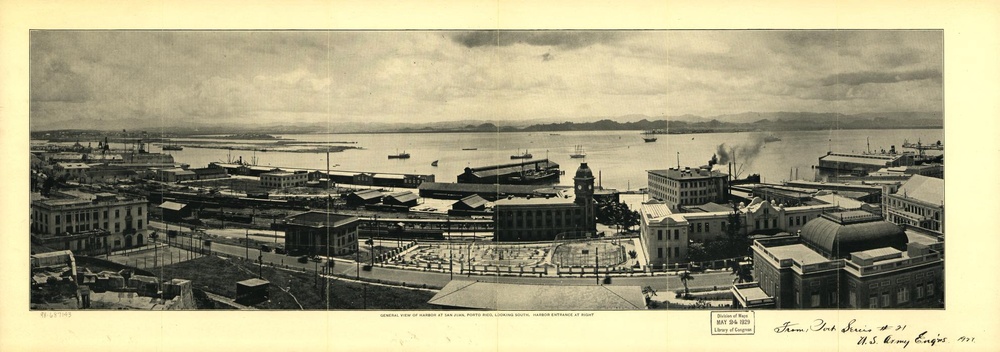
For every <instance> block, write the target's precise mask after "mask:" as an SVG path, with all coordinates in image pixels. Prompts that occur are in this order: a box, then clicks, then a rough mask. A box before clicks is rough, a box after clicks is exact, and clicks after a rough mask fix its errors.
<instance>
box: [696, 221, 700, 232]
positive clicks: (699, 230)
mask: <svg viewBox="0 0 1000 352" xmlns="http://www.w3.org/2000/svg"><path fill="white" fill-rule="evenodd" d="M697 228H698V231H697V232H701V223H700V222H699V223H698V227H697Z"/></svg>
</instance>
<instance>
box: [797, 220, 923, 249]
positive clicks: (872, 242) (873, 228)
mask: <svg viewBox="0 0 1000 352" xmlns="http://www.w3.org/2000/svg"><path fill="white" fill-rule="evenodd" d="M802 241H803V242H804V243H805V244H807V245H809V246H810V247H812V248H815V249H816V250H817V251H820V252H821V253H822V254H823V255H825V256H829V257H839V258H844V257H847V256H849V255H850V254H851V253H854V252H860V251H865V250H869V249H874V248H881V247H893V248H896V249H899V250H905V249H906V243H907V237H906V234H904V233H903V230H902V229H901V228H900V227H899V226H897V225H896V224H893V223H891V222H888V221H885V220H882V217H880V216H878V215H874V214H871V213H868V212H866V211H863V210H852V211H845V212H841V213H827V214H823V215H821V216H820V217H819V218H816V219H813V220H811V221H809V222H808V223H806V225H805V226H803V227H802Z"/></svg>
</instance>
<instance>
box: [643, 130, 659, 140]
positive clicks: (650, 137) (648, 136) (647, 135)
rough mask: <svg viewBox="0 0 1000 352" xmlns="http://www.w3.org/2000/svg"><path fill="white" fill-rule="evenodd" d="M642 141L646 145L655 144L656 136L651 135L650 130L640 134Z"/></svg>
mask: <svg viewBox="0 0 1000 352" xmlns="http://www.w3.org/2000/svg"><path fill="white" fill-rule="evenodd" d="M642 140H644V141H646V143H652V142H656V136H655V135H654V134H653V131H652V130H649V131H644V132H642Z"/></svg>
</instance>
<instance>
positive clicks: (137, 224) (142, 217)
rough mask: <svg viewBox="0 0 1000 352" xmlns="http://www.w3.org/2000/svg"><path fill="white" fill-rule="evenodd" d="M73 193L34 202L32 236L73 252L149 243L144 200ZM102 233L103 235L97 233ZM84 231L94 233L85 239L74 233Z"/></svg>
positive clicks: (109, 194)
mask: <svg viewBox="0 0 1000 352" xmlns="http://www.w3.org/2000/svg"><path fill="white" fill-rule="evenodd" d="M74 195H75V197H66V198H46V199H39V200H36V201H34V202H32V203H31V233H32V235H34V236H36V237H38V238H40V239H44V240H45V242H46V243H53V242H54V243H58V244H59V246H60V247H64V248H56V249H69V250H74V251H86V250H96V249H107V248H110V249H119V248H129V247H134V246H141V245H143V244H146V243H147V242H148V238H147V237H148V232H149V231H148V230H147V227H148V226H149V222H148V220H147V216H148V212H147V203H146V200H145V199H137V198H127V197H123V196H119V195H115V194H112V193H96V194H88V193H82V192H77V193H76V194H74ZM100 230H104V231H100ZM105 231H106V232H105ZM100 232H104V234H99V235H96V236H95V234H98V233H100ZM82 233H87V234H91V235H90V236H86V238H77V237H80V236H74V235H76V234H82Z"/></svg>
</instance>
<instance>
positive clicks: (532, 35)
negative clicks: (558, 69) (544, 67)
mask: <svg viewBox="0 0 1000 352" xmlns="http://www.w3.org/2000/svg"><path fill="white" fill-rule="evenodd" d="M621 34H622V33H621V32H572V31H570V32H544V31H541V32H534V31H532V32H528V31H475V32H465V33H458V34H455V35H453V36H452V37H451V39H452V41H454V42H456V43H458V44H461V45H463V46H465V47H467V48H475V47H480V46H509V45H513V44H527V45H534V46H554V47H559V48H563V49H577V48H583V47H587V46H591V45H594V44H602V43H612V42H615V41H617V40H618V39H619V37H620V36H621Z"/></svg>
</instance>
